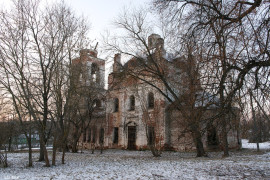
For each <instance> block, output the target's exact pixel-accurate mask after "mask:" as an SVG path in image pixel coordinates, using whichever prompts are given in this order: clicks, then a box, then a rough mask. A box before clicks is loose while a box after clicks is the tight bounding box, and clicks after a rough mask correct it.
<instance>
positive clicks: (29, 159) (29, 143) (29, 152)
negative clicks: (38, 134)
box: [28, 136, 33, 167]
mask: <svg viewBox="0 0 270 180" xmlns="http://www.w3.org/2000/svg"><path fill="white" fill-rule="evenodd" d="M31 140H32V139H31V136H30V138H28V149H29V150H28V167H32V166H33V158H32V142H31Z"/></svg>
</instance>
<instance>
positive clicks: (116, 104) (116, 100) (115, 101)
mask: <svg viewBox="0 0 270 180" xmlns="http://www.w3.org/2000/svg"><path fill="white" fill-rule="evenodd" d="M118 109H119V100H118V98H115V99H114V112H118Z"/></svg>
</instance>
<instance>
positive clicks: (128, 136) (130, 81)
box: [82, 34, 241, 151]
mask: <svg viewBox="0 0 270 180" xmlns="http://www.w3.org/2000/svg"><path fill="white" fill-rule="evenodd" d="M148 47H149V50H150V51H151V52H152V53H153V56H154V57H155V58H156V59H158V60H159V61H160V62H159V63H164V64H162V65H163V66H166V67H167V66H168V68H169V67H170V66H171V67H173V64H172V62H168V61H167V60H166V59H165V58H164V57H165V56H164V53H165V50H164V40H163V39H162V38H161V37H160V36H159V35H157V34H153V35H151V36H150V37H149V39H148ZM157 51H159V52H158V53H157ZM159 56H160V57H159ZM136 61H137V60H136V58H133V59H131V60H130V61H128V62H127V63H126V64H125V65H124V66H122V65H121V55H120V54H116V55H115V57H114V64H113V71H112V72H111V73H110V74H109V77H108V92H107V93H106V98H105V99H104V100H105V101H104V105H105V104H106V105H105V107H106V108H104V109H102V112H100V113H101V114H103V116H102V118H103V120H102V122H103V123H101V125H100V126H96V125H94V126H92V127H89V130H87V131H86V133H85V135H83V136H82V137H86V138H82V141H83V142H85V147H88V148H91V143H90V142H94V141H93V140H91V137H92V139H93V137H94V136H95V137H96V136H97V138H98V139H101V138H104V144H100V143H99V142H97V141H95V143H96V146H95V147H99V146H101V145H102V147H105V148H121V149H137V150H141V149H148V147H149V145H153V144H154V145H155V147H156V148H158V149H161V150H166V149H167V150H176V151H183V150H184V151H187V150H193V149H195V145H194V143H193V139H192V136H191V134H190V133H189V132H187V131H186V128H185V126H184V125H183V123H182V120H183V117H182V115H181V113H180V111H179V110H177V109H176V108H174V107H173V106H172V103H170V102H168V101H167V99H166V98H165V97H164V96H163V95H162V94H161V93H160V92H159V91H158V90H157V89H156V88H154V87H153V86H151V85H149V84H147V83H145V82H143V81H142V80H139V79H137V78H133V77H131V76H129V75H127V74H125V73H124V72H123V68H137V67H136V63H137V62H136ZM170 71H171V72H174V71H172V70H169V71H168V72H170ZM172 76H174V78H175V80H177V81H179V79H181V78H180V77H177V76H175V74H173V75H172ZM102 77H104V76H102ZM153 84H154V85H155V86H156V87H158V88H160V89H162V90H164V91H165V87H164V85H163V84H162V83H161V82H159V81H155V80H153ZM175 88H179V91H181V88H182V87H175ZM217 108H218V107H217V106H212V107H211V108H209V110H207V112H206V113H205V114H206V115H205V116H213V114H214V113H215V112H216V111H217ZM236 114H238V113H237V109H236ZM232 119H233V120H231V121H232V122H235V123H234V125H233V127H231V128H230V129H231V130H230V131H229V134H228V141H229V146H230V147H231V148H238V147H240V146H241V144H240V137H239V116H238V115H236V116H235V115H234V116H233V117H232ZM100 122H101V120H100ZM104 122H105V123H104ZM202 127H203V129H205V130H204V133H203V137H202V139H203V144H204V147H205V148H206V149H211V148H213V147H214V148H216V147H219V146H220V139H221V133H220V132H221V130H220V128H221V127H219V126H218V124H217V123H215V122H211V123H208V124H202ZM94 128H96V129H97V130H96V131H95V132H93V130H92V129H94ZM100 132H101V133H100ZM102 133H104V136H103V135H102ZM100 142H101V141H100Z"/></svg>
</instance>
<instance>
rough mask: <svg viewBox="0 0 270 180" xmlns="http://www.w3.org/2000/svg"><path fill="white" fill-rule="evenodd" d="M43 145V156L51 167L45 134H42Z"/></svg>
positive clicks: (46, 163) (47, 165) (46, 164)
mask: <svg viewBox="0 0 270 180" xmlns="http://www.w3.org/2000/svg"><path fill="white" fill-rule="evenodd" d="M40 139H41V147H42V149H43V153H44V156H43V158H44V160H45V166H46V167H50V161H49V157H48V151H47V148H46V143H45V141H44V139H45V138H44V137H43V135H41V138H40Z"/></svg>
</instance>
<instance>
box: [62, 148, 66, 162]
mask: <svg viewBox="0 0 270 180" xmlns="http://www.w3.org/2000/svg"><path fill="white" fill-rule="evenodd" d="M62 151H63V153H62V164H65V154H66V146H65V145H64V146H63V147H62Z"/></svg>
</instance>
